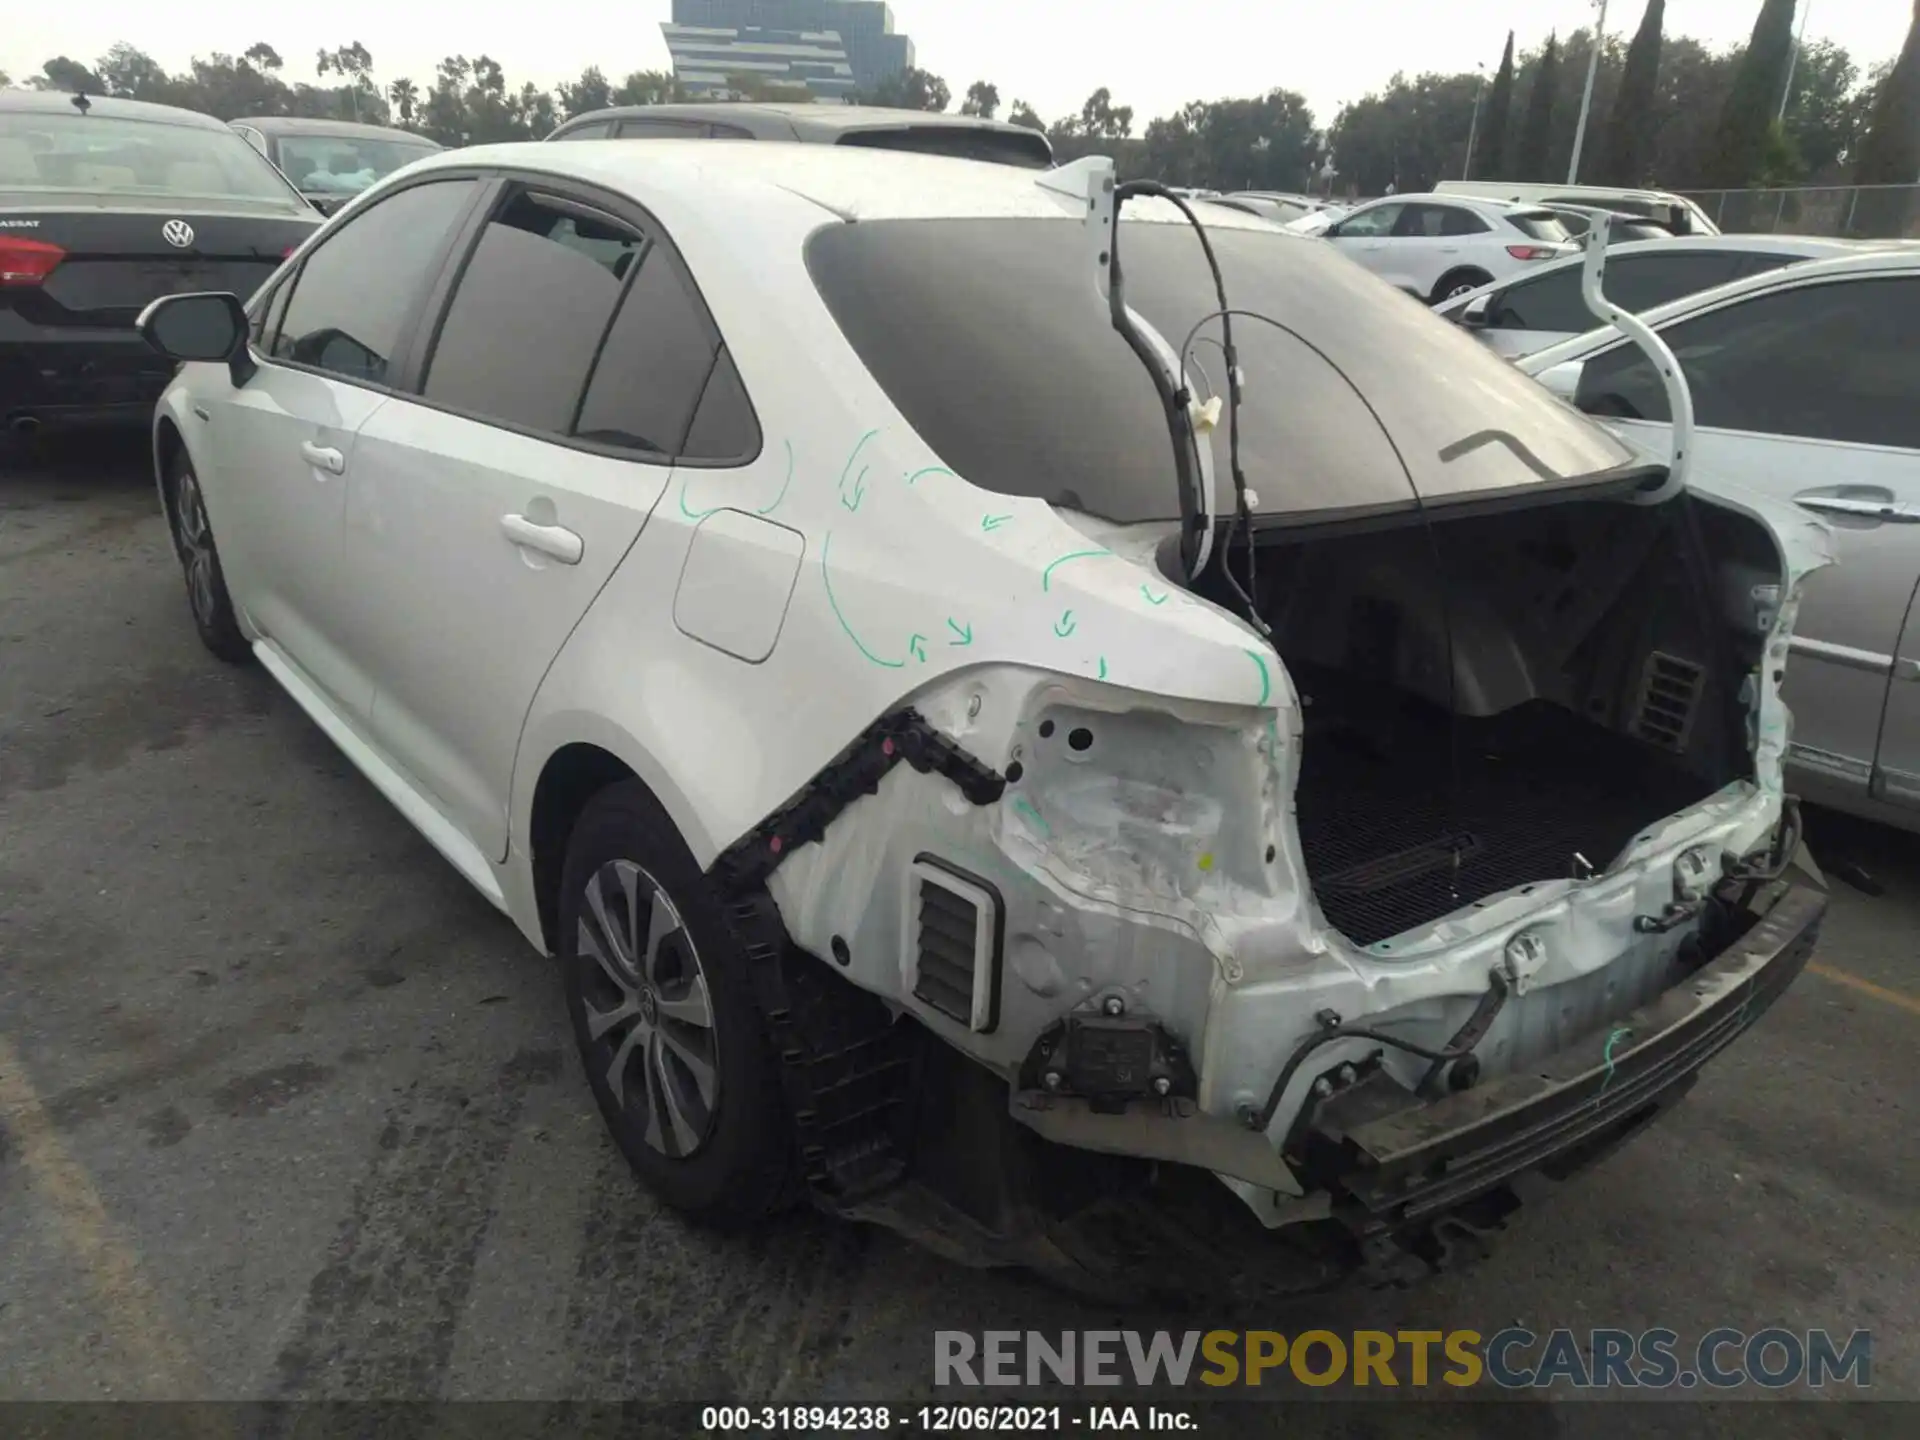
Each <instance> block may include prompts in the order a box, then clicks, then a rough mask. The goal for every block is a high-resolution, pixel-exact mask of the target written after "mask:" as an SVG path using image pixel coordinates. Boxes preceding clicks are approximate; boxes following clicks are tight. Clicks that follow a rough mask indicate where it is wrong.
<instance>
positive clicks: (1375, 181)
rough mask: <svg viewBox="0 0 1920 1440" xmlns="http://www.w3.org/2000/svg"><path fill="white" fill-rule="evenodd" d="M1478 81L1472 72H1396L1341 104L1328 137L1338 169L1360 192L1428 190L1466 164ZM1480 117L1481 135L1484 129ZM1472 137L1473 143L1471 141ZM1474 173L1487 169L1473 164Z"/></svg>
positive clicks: (1484, 121)
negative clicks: (1368, 91) (1376, 88)
mask: <svg viewBox="0 0 1920 1440" xmlns="http://www.w3.org/2000/svg"><path fill="white" fill-rule="evenodd" d="M1479 88H1480V79H1479V77H1478V76H1477V75H1473V74H1465V73H1462V74H1457V75H1437V74H1426V75H1417V76H1415V77H1414V78H1413V79H1411V80H1409V79H1408V78H1407V77H1406V76H1405V75H1395V76H1394V77H1393V78H1392V79H1391V80H1389V81H1388V82H1387V85H1386V88H1385V89H1384V90H1381V91H1378V92H1376V93H1374V94H1371V95H1366V96H1363V97H1362V98H1361V99H1359V100H1356V101H1354V102H1353V103H1352V104H1351V105H1348V106H1345V107H1344V108H1343V109H1342V110H1341V111H1340V113H1339V115H1337V116H1336V117H1335V118H1334V122H1333V127H1332V129H1331V130H1330V131H1329V132H1328V139H1329V141H1330V142H1331V144H1332V146H1333V152H1334V154H1335V155H1337V156H1338V157H1339V161H1340V173H1341V175H1342V176H1343V177H1344V178H1345V180H1346V182H1347V183H1348V184H1349V185H1350V186H1355V187H1357V188H1358V189H1359V191H1360V192H1361V193H1362V194H1366V195H1379V194H1382V193H1383V192H1384V191H1385V190H1386V188H1387V186H1389V185H1392V186H1393V187H1394V188H1395V189H1396V190H1399V191H1403V192H1405V191H1415V190H1429V189H1432V188H1433V186H1434V184H1435V183H1436V182H1437V181H1439V180H1442V179H1444V178H1446V177H1448V176H1457V175H1459V174H1460V173H1461V171H1462V170H1464V169H1465V168H1466V161H1467V139H1468V136H1469V135H1471V134H1472V133H1473V101H1474V95H1475V93H1476V92H1477V91H1478V90H1479ZM1489 126H1490V121H1489V118H1488V117H1487V116H1486V115H1485V114H1484V113H1483V114H1482V115H1481V117H1480V134H1481V136H1482V137H1485V136H1486V135H1488V134H1489V133H1490V131H1489ZM1477 143H1478V142H1477V141H1476V145H1477ZM1474 168H1475V170H1476V171H1477V172H1478V173H1480V174H1481V175H1486V174H1487V173H1488V172H1487V171H1486V170H1485V169H1483V168H1481V167H1480V166H1478V165H1476V166H1475V167H1474Z"/></svg>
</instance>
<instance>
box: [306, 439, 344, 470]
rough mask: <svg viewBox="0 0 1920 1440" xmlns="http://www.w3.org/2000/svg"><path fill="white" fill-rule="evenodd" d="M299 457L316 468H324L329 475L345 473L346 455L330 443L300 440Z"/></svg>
mask: <svg viewBox="0 0 1920 1440" xmlns="http://www.w3.org/2000/svg"><path fill="white" fill-rule="evenodd" d="M300 458H301V459H302V460H304V461H306V462H307V463H308V464H309V465H311V466H313V468H314V469H316V470H324V471H326V472H327V473H328V474H329V475H344V474H346V473H347V457H346V456H344V455H342V454H341V453H340V452H339V451H338V450H336V449H334V448H333V447H332V446H331V445H316V444H314V443H313V441H311V440H302V441H301V442H300Z"/></svg>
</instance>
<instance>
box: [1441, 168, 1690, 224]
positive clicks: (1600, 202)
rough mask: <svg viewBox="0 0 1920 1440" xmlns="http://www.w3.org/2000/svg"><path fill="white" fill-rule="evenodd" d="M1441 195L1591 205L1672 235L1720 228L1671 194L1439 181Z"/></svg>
mask: <svg viewBox="0 0 1920 1440" xmlns="http://www.w3.org/2000/svg"><path fill="white" fill-rule="evenodd" d="M1433 188H1434V189H1435V190H1436V191H1438V192H1439V193H1441V194H1443V195H1478V196H1482V197H1484V198H1486V199H1489V200H1513V201H1518V202H1520V203H1522V204H1526V205H1594V206H1599V207H1600V208H1602V209H1606V210H1622V211H1625V212H1626V213H1627V214H1629V215H1645V216H1646V217H1647V218H1649V219H1651V220H1657V221H1659V222H1660V223H1661V224H1662V225H1664V226H1666V228H1667V229H1668V230H1670V231H1672V232H1673V233H1674V234H1675V235H1718V234H1719V233H1720V227H1719V226H1718V225H1716V224H1714V223H1713V221H1711V220H1709V219H1708V218H1707V212H1706V211H1704V210H1702V209H1701V208H1700V207H1699V206H1698V205H1696V204H1694V203H1693V201H1691V200H1689V199H1687V197H1686V196H1684V195H1675V194H1674V193H1673V192H1672V191H1670V190H1620V189H1615V188H1614V187H1613V186H1610V185H1530V184H1522V183H1519V182H1516V181H1513V180H1442V181H1441V182H1440V183H1439V184H1438V185H1436V186H1434V187H1433Z"/></svg>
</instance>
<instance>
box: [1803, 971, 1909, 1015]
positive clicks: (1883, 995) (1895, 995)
mask: <svg viewBox="0 0 1920 1440" xmlns="http://www.w3.org/2000/svg"><path fill="white" fill-rule="evenodd" d="M1807 969H1808V971H1809V972H1810V973H1812V974H1815V975H1818V976H1819V977H1820V978H1821V979H1822V980H1831V981H1833V983H1834V984H1836V985H1844V986H1846V987H1847V988H1848V989H1849V990H1858V991H1859V992H1860V993H1861V994H1862V995H1871V996H1872V997H1873V998H1874V999H1876V1000H1878V1001H1880V1002H1881V1003H1883V1004H1886V1005H1891V1006H1893V1007H1894V1008H1895V1009H1896V1010H1904V1011H1906V1012H1907V1013H1908V1014H1909V1015H1920V1000H1916V999H1915V998H1914V997H1913V996H1911V995H1902V994H1901V993H1900V992H1899V991H1898V990H1889V989H1887V987H1886V986H1884V985H1876V984H1874V983H1873V981H1871V980H1862V979H1861V978H1860V977H1859V976H1858V975H1850V974H1848V973H1847V972H1846V971H1845V970H1836V969H1834V967H1833V966H1831V965H1822V964H1820V963H1819V962H1818V961H1815V962H1813V963H1812V964H1810V965H1808V966H1807Z"/></svg>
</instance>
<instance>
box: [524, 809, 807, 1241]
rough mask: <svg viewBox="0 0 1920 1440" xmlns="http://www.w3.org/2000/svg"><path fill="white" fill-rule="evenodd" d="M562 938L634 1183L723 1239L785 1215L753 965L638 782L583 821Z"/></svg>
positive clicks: (570, 1006)
mask: <svg viewBox="0 0 1920 1440" xmlns="http://www.w3.org/2000/svg"><path fill="white" fill-rule="evenodd" d="M558 939H559V944H558V947H557V948H558V950H559V954H560V961H561V965H562V967H563V971H564V984H565V988H566V996H567V1011H568V1014H569V1016H570V1017H571V1019H572V1021H573V1033H574V1040H575V1042H576V1043H577V1044H578V1045H579V1047H580V1058H581V1062H582V1064H583V1066H584V1067H585V1069H586V1072H587V1081H588V1084H589V1085H591V1086H592V1088H593V1096H594V1099H595V1101H596V1102H597V1103H598V1104H599V1106H600V1114H601V1117H602V1118H603V1119H605V1121H606V1122H607V1128H608V1130H610V1131H611V1132H612V1134H613V1139H614V1143H616V1144H617V1145H618V1146H619V1147H620V1151H621V1153H622V1154H623V1155H625V1156H626V1159H627V1163H628V1164H629V1165H631V1166H632V1167H633V1170H634V1173H635V1174H636V1175H638V1176H639V1177H640V1179H641V1180H642V1181H643V1182H644V1183H645V1184H646V1186H647V1188H648V1189H650V1190H652V1191H653V1193H654V1194H656V1195H657V1196H659V1197H660V1199H661V1200H662V1201H664V1202H665V1203H666V1204H668V1205H670V1206H672V1207H673V1208H674V1209H676V1210H679V1211H682V1212H684V1213H685V1214H687V1215H688V1216H689V1217H691V1218H693V1219H695V1220H699V1221H701V1222H704V1223H707V1224H710V1225H714V1226H717V1227H721V1228H729V1229H737V1228H742V1227H745V1226H748V1225H752V1224H754V1223H756V1222H758V1221H761V1220H764V1219H765V1218H766V1217H767V1216H769V1215H770V1214H772V1213H773V1212H775V1211H777V1210H779V1209H782V1208H784V1207H785V1205H786V1204H787V1203H789V1202H790V1201H791V1199H792V1198H793V1197H794V1194H795V1184H794V1175H795V1168H794V1163H793V1144H792V1134H793V1132H792V1127H791V1125H790V1124H789V1123H788V1120H787V1115H786V1109H785V1105H784V1103H783V1099H782V1095H781V1090H780V1077H779V1072H778V1069H777V1068H776V1061H775V1058H774V1055H773V1052H772V1047H771V1045H770V1044H769V1042H768V1038H767V1034H766V1028H765V1025H764V1024H763V1022H762V1020H761V1017H760V1012H759V1008H758V1006H757V1005H756V1004H755V1002H754V998H753V992H752V990H751V988H750V982H749V976H748V973H747V964H748V961H747V958H746V955H745V954H744V953H743V952H742V949H741V947H740V943H739V941H738V940H737V938H736V937H735V935H734V933H733V930H732V927H731V926H729V925H728V923H727V921H726V917H725V915H724V913H723V911H722V909H721V905H720V899H719V896H718V894H717V893H716V892H715V890H714V888H713V886H712V884H711V882H709V881H708V879H707V877H706V876H705V875H703V874H702V873H701V871H700V867H699V865H698V864H697V863H696V862H695V860H694V858H693V853H692V852H691V851H690V850H688V848H687V846H686V842H685V841H683V840H682V839H681V838H680V834H679V831H678V830H676V829H675V828H674V825H673V822H672V821H671V820H670V819H669V818H668V816H667V814H666V812H665V811H664V810H663V809H662V808H661V807H660V804H659V802H658V801H656V800H655V799H654V798H653V796H652V795H651V794H650V793H648V791H647V790H646V788H645V787H644V786H643V785H641V784H640V783H639V782H638V781H631V780H630V781H624V782H622V783H620V784H617V785H612V786H609V787H608V788H607V789H605V790H603V791H601V792H600V793H599V794H598V795H596V796H595V797H594V798H593V799H592V800H591V801H589V802H588V804H587V807H586V809H585V810H584V811H583V812H582V814H581V816H580V819H579V820H578V822H577V823H576V824H575V825H574V829H573V835H572V838H571V839H570V840H569V842H568V845H567V860H566V866H565V869H564V870H563V872H562V875H561V889H560V931H559V937H558Z"/></svg>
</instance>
